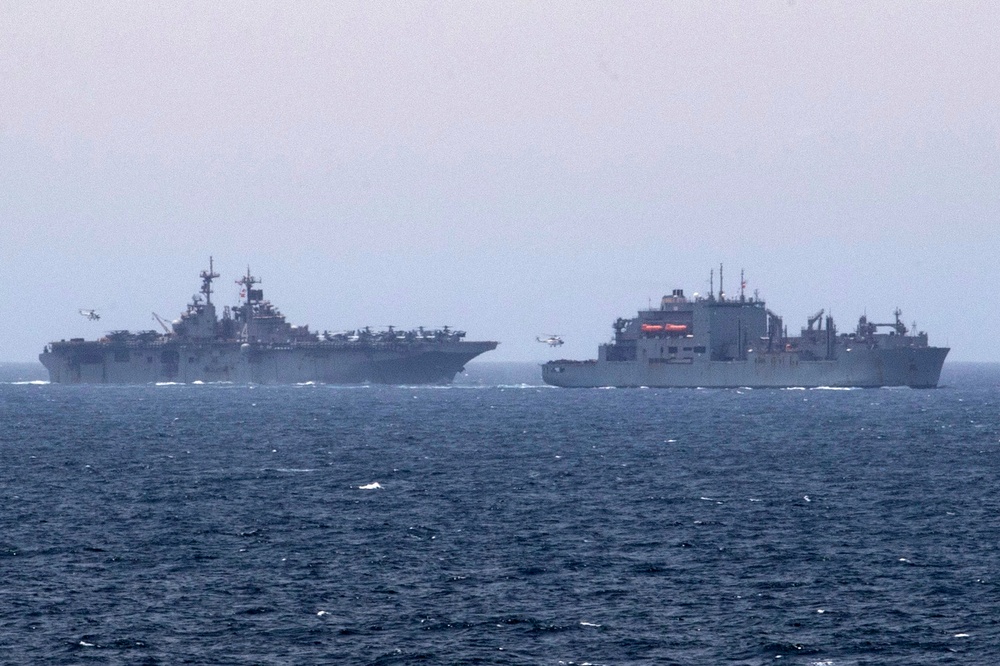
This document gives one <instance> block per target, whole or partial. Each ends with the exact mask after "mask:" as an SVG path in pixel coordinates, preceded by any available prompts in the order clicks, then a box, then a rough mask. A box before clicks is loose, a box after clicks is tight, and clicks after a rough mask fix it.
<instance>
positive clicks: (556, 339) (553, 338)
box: [535, 335, 563, 347]
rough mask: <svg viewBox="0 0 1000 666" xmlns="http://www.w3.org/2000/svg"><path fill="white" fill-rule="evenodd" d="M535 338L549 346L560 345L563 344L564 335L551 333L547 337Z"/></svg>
mask: <svg viewBox="0 0 1000 666" xmlns="http://www.w3.org/2000/svg"><path fill="white" fill-rule="evenodd" d="M535 339H536V340H538V341H539V342H544V343H545V344H547V345H548V346H549V347H558V346H559V345H561V344H563V339H562V336H559V335H550V336H548V337H546V338H535Z"/></svg>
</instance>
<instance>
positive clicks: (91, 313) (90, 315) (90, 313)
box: [80, 310, 101, 321]
mask: <svg viewBox="0 0 1000 666" xmlns="http://www.w3.org/2000/svg"><path fill="white" fill-rule="evenodd" d="M80 314H81V315H83V316H84V317H86V318H87V319H89V320H90V321H97V320H98V319H100V318H101V315H99V314H97V310H80Z"/></svg>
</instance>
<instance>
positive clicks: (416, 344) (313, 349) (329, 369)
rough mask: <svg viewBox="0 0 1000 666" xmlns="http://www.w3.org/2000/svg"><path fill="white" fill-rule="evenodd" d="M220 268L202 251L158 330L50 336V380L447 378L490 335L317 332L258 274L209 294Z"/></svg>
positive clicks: (486, 346) (484, 347) (46, 354)
mask: <svg viewBox="0 0 1000 666" xmlns="http://www.w3.org/2000/svg"><path fill="white" fill-rule="evenodd" d="M218 277H219V274H218V273H216V272H215V271H214V269H213V264H212V261H211V260H209V268H208V270H206V271H202V272H201V281H202V283H201V289H200V294H196V295H195V296H194V297H193V298H192V301H191V303H189V304H188V306H187V310H186V311H185V312H184V313H183V314H182V315H181V316H180V318H179V319H177V320H176V321H174V322H171V323H170V324H169V325H168V324H167V322H164V321H162V320H161V319H160V318H159V317H156V315H155V314H154V317H156V318H157V320H158V321H160V325H161V326H162V328H163V332H162V333H160V332H158V331H155V330H153V331H140V332H131V331H112V332H110V333H108V334H107V335H106V336H105V337H103V338H101V339H99V340H84V339H82V338H74V339H71V340H62V341H59V342H51V343H49V344H48V345H46V346H45V349H44V351H43V352H42V353H41V355H39V360H41V362H42V364H43V365H44V366H45V367H46V368H47V369H48V371H49V379H50V381H52V382H54V383H69V384H82V383H95V384H144V383H159V382H178V383H191V382H237V383H255V384H294V383H306V382H317V383H329V384H359V383H366V382H367V383H375V384H447V383H449V382H451V381H452V380H453V379H454V377H455V375H456V374H457V373H458V372H460V371H462V370H463V369H464V366H465V364H466V363H467V362H468V361H470V360H471V359H473V358H475V357H476V356H479V355H480V354H482V353H484V352H487V351H490V350H492V349H495V348H496V346H497V343H496V342H488V341H484V342H473V341H467V340H465V339H464V338H465V332H464V331H457V330H453V329H451V328H450V327H447V326H445V327H443V328H440V329H425V328H422V327H421V328H417V329H414V330H406V331H404V330H397V329H395V328H393V327H389V328H388V329H387V330H381V331H374V330H372V329H371V328H362V329H358V330H354V331H348V332H340V333H329V332H324V333H317V332H313V331H310V330H309V326H307V325H306V326H293V325H291V324H289V323H288V322H286V321H285V317H284V315H282V314H281V312H280V311H279V310H278V308H277V307H275V306H274V305H272V304H271V302H270V301H267V300H265V299H264V292H263V290H262V289H260V288H259V283H260V280H259V279H257V278H256V277H254V276H253V275H251V274H250V271H249V270H247V274H246V275H245V276H244V277H243V278H241V279H240V280H238V281H237V282H238V284H240V285H241V287H242V292H241V294H240V302H239V304H238V305H236V306H234V307H232V308H230V307H229V306H225V307H224V308H223V312H222V316H221V317H219V316H218V315H217V313H216V308H215V305H214V304H213V303H212V292H213V289H212V282H213V280H215V279H216V278H218Z"/></svg>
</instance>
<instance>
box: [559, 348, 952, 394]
mask: <svg viewBox="0 0 1000 666" xmlns="http://www.w3.org/2000/svg"><path fill="white" fill-rule="evenodd" d="M948 351H949V350H948V349H947V348H944V347H924V348H898V349H858V350H854V351H852V352H850V353H845V354H842V355H841V356H839V357H838V358H836V359H834V360H815V361H814V360H808V361H806V360H799V359H797V358H796V357H795V356H794V355H792V354H771V355H765V354H762V355H760V356H759V357H757V358H749V359H747V360H745V361H742V360H740V361H709V360H698V361H695V362H693V363H683V364H682V363H650V362H648V361H552V362H549V363H546V364H544V365H543V366H542V378H543V379H544V381H545V382H546V383H547V384H551V385H553V386H561V387H566V388H594V387H601V386H617V387H623V388H625V387H639V386H648V387H657V388H672V387H678V388H699V387H705V388H736V387H743V386H746V387H759V388H785V387H805V388H816V387H821V386H830V387H880V386H910V387H913V388H931V387H934V386H937V384H938V381H939V378H940V376H941V367H942V365H943V364H944V359H945V357H946V356H947V354H948Z"/></svg>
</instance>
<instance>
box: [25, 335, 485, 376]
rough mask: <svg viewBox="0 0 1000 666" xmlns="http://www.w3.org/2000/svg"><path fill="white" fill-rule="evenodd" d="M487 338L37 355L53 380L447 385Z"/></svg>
mask: <svg viewBox="0 0 1000 666" xmlns="http://www.w3.org/2000/svg"><path fill="white" fill-rule="evenodd" d="M495 347H496V343H494V342H450V343H424V344H418V345H410V346H405V345H401V346H398V347H392V346H388V347H386V348H378V347H374V346H360V345H358V346H353V347H352V346H351V345H336V346H334V345H328V346H324V345H322V344H314V345H293V344H289V345H246V344H243V345H241V344H239V343H235V342H226V343H214V344H184V343H174V344H171V343H168V344H158V345H149V346H131V347H128V348H123V347H121V346H118V347H115V346H112V345H109V344H107V343H102V342H80V343H63V344H59V343H56V344H53V345H52V346H51V349H50V350H47V351H46V352H44V353H42V354H41V355H40V356H39V360H40V361H41V362H42V364H43V365H44V366H45V367H46V369H48V371H49V379H50V381H52V382H53V383H66V384H149V383H156V382H180V383H191V382H198V381H200V382H235V383H253V384H295V383H304V382H318V383H328V384H359V383H365V382H370V383H387V384H437V383H448V382H451V381H452V380H453V379H454V377H455V375H456V374H457V373H458V372H460V371H461V370H462V369H463V368H464V366H465V364H466V363H467V362H468V361H469V360H471V359H473V358H475V357H476V356H478V355H479V354H482V353H484V352H486V351H490V350H492V349H494V348H495Z"/></svg>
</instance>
